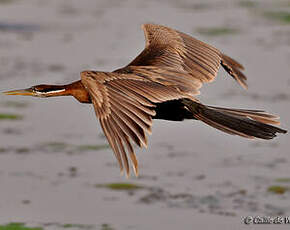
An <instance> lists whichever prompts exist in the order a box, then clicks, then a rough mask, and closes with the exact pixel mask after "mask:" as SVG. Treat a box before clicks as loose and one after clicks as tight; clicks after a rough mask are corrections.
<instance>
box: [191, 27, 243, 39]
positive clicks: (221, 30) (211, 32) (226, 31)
mask: <svg viewBox="0 0 290 230" xmlns="http://www.w3.org/2000/svg"><path fill="white" fill-rule="evenodd" d="M196 31H197V32H198V33H199V34H202V35H205V36H210V37H213V36H227V35H233V34H236V33H238V32H239V31H238V30H237V29H234V28H228V27H211V28H198V29H197V30H196Z"/></svg>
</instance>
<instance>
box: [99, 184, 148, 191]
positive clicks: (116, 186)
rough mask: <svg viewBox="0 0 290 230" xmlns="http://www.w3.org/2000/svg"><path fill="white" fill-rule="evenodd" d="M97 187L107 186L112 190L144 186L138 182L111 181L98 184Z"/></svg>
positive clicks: (130, 189)
mask: <svg viewBox="0 0 290 230" xmlns="http://www.w3.org/2000/svg"><path fill="white" fill-rule="evenodd" d="M95 186H96V187H97V188H107V189H111V190H120V191H122V190H124V191H126V190H127V191H128V190H129V191H132V190H137V189H142V188H144V186H141V185H137V184H131V183H110V184H96V185H95Z"/></svg>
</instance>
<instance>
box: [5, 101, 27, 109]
mask: <svg viewBox="0 0 290 230" xmlns="http://www.w3.org/2000/svg"><path fill="white" fill-rule="evenodd" d="M1 105H2V106H4V107H11V108H26V107H28V103H26V102H21V101H4V102H2V103H1Z"/></svg>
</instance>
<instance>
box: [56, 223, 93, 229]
mask: <svg viewBox="0 0 290 230" xmlns="http://www.w3.org/2000/svg"><path fill="white" fill-rule="evenodd" d="M61 227H62V228H77V229H93V228H94V226H93V225H89V224H63V225H61Z"/></svg>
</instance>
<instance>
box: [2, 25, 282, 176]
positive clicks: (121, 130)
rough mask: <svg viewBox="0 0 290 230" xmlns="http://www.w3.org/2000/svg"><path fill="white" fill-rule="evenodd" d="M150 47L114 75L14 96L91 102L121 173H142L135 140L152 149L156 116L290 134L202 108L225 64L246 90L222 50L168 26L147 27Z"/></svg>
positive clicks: (249, 117)
mask: <svg viewBox="0 0 290 230" xmlns="http://www.w3.org/2000/svg"><path fill="white" fill-rule="evenodd" d="M142 28H143V30H144V33H145V38H146V46H145V49H144V50H143V51H142V52H141V54H140V55H139V56H137V57H136V58H135V59H134V60H133V61H132V62H131V63H130V64H129V65H127V66H126V67H124V68H121V69H118V70H115V71H114V72H97V71H83V72H82V73H81V81H77V82H74V83H72V84H69V85H64V86H50V85H39V86H34V87H32V88H29V89H27V90H20V91H10V92H6V94H10V95H32V96H41V97H49V96H65V95H72V96H74V97H75V98H76V99H77V100H79V101H80V102H82V103H92V104H93V106H94V109H95V113H96V116H97V117H98V118H99V121H100V124H101V127H102V129H103V131H104V133H105V135H106V137H107V139H108V142H109V144H110V146H111V147H112V149H113V152H114V153H115V156H116V158H117V160H118V163H119V166H120V169H121V171H123V168H124V167H125V170H126V173H127V175H129V160H128V157H129V158H130V160H131V162H132V165H133V169H134V172H135V174H136V175H138V161H137V158H136V156H135V153H134V149H133V146H132V142H133V143H135V144H137V145H138V146H139V147H143V146H144V147H146V146H147V143H148V141H147V135H148V134H150V133H151V126H152V118H153V119H165V120H172V121H182V120H184V119H197V120H201V121H203V122H205V123H206V124H208V125H210V126H212V127H214V128H217V129H219V130H221V131H224V132H226V133H229V134H234V135H239V136H242V137H247V138H255V137H256V138H261V139H272V138H273V137H275V136H276V133H286V130H283V129H280V128H277V127H274V126H272V124H279V122H278V121H277V120H276V119H277V118H278V117H276V116H273V115H270V114H268V113H265V112H263V111H258V110H242V109H226V108H218V107H212V106H206V105H203V104H201V103H200V102H199V101H198V100H197V99H196V98H195V96H196V95H198V94H199V89H200V87H201V86H202V84H203V83H205V82H211V81H213V80H214V79H215V77H216V75H217V72H218V70H219V67H220V66H222V67H223V68H224V69H225V70H226V71H227V72H228V73H229V74H230V75H231V76H232V77H233V78H234V79H235V80H236V81H237V82H238V83H239V84H240V85H241V86H242V87H244V88H247V84H246V77H245V75H244V74H243V73H242V72H241V71H242V70H243V69H244V68H243V66H242V65H241V64H239V63H238V62H236V61H235V60H233V59H232V58H230V57H228V56H226V55H225V54H223V53H221V52H220V51H219V50H218V49H216V48H214V47H212V46H210V45H208V44H206V43H203V42H201V41H199V40H197V39H195V38H193V37H191V36H189V35H186V34H184V33H181V32H178V31H176V30H173V29H170V28H168V27H165V26H160V25H153V24H145V25H143V26H142Z"/></svg>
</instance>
